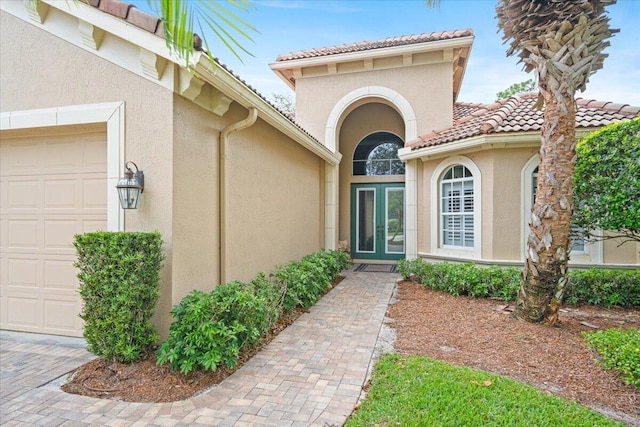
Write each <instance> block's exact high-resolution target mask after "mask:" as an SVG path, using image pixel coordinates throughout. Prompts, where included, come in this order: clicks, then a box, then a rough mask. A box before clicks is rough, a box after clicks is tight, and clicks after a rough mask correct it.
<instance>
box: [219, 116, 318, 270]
mask: <svg viewBox="0 0 640 427" xmlns="http://www.w3.org/2000/svg"><path fill="white" fill-rule="evenodd" d="M227 114H228V115H229V116H230V117H229V118H231V117H233V118H234V120H236V121H237V120H241V119H244V118H245V117H246V115H247V113H246V110H243V109H240V110H237V111H236V110H234V111H230V112H229V113H227ZM225 118H226V115H225ZM227 170H228V180H227V211H228V212H229V213H230V214H229V216H228V217H227V232H226V238H227V255H226V256H227V268H226V276H227V277H226V279H227V281H230V280H251V279H253V278H254V277H255V276H256V274H257V273H258V272H261V271H262V272H265V273H269V272H270V271H272V269H273V267H275V266H276V265H277V264H285V263H287V262H289V261H293V260H298V259H300V258H301V257H302V256H304V255H307V254H309V253H311V252H314V251H317V250H319V249H321V248H322V245H323V240H322V239H323V232H321V230H322V229H323V227H324V223H323V221H322V215H323V214H322V210H323V197H324V196H323V193H322V191H321V187H322V186H323V185H324V175H323V173H324V161H322V160H321V159H319V158H318V157H317V156H315V155H314V154H311V153H310V152H309V151H307V150H305V149H304V148H302V147H301V146H300V145H298V144H297V143H295V142H294V141H293V140H291V139H288V138H286V137H285V136H284V135H282V134H281V133H279V132H278V131H276V130H274V129H273V128H272V127H270V126H269V125H267V124H266V123H265V122H264V121H262V120H261V119H258V121H257V122H256V123H255V124H254V125H253V126H251V127H249V128H248V129H245V130H241V131H238V132H235V133H232V134H231V135H230V136H229V145H228V148H227Z"/></svg>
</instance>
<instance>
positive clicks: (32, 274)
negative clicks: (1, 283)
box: [6, 257, 42, 289]
mask: <svg viewBox="0 0 640 427" xmlns="http://www.w3.org/2000/svg"><path fill="white" fill-rule="evenodd" d="M41 264H42V263H41V261H40V259H39V258H13V257H7V279H6V280H7V282H6V283H7V286H8V287H11V288H17V289H19V288H31V289H36V288H38V287H40V286H41V285H40V284H41V283H42V280H41V279H42V276H41V275H39V274H38V273H39V272H40V271H41V270H42V267H41Z"/></svg>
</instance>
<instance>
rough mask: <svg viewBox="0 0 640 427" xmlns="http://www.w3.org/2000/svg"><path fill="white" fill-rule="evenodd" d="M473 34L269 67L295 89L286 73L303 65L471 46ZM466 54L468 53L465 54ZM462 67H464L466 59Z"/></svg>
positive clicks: (279, 62) (293, 61)
mask: <svg viewBox="0 0 640 427" xmlns="http://www.w3.org/2000/svg"><path fill="white" fill-rule="evenodd" d="M473 40H474V36H464V37H456V38H452V39H446V40H436V41H426V42H421V43H414V44H408V45H400V46H392V47H384V48H378V49H367V50H363V51H358V52H347V53H335V54H329V55H323V56H317V57H311V58H301V59H290V60H285V61H277V62H273V63H271V64H269V67H270V68H271V69H272V70H273V71H274V72H275V73H276V74H277V75H278V77H280V78H281V79H282V80H283V81H284V82H285V83H286V84H287V85H288V86H289V87H291V88H292V89H295V78H293V81H291V80H290V79H289V78H288V77H287V74H290V75H293V70H297V69H300V68H303V67H313V66H318V65H328V64H333V63H337V62H350V61H357V60H361V59H367V58H373V57H375V58H382V57H387V56H395V55H402V54H413V53H422V52H432V51H436V50H443V49H454V48H464V47H469V48H470V47H471V45H473ZM467 56H468V55H467ZM464 68H466V61H465V65H464Z"/></svg>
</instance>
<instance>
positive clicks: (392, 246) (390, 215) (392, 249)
mask: <svg viewBox="0 0 640 427" xmlns="http://www.w3.org/2000/svg"><path fill="white" fill-rule="evenodd" d="M385 212H386V214H385V217H386V219H385V222H386V224H385V242H387V244H386V252H387V253H393V254H401V253H404V189H403V188H387V191H386V204H385Z"/></svg>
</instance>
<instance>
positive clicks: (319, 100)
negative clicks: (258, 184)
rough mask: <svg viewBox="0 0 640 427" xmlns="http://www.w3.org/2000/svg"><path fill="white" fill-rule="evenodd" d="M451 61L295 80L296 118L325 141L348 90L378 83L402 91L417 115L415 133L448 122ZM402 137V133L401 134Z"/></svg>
mask: <svg viewBox="0 0 640 427" xmlns="http://www.w3.org/2000/svg"><path fill="white" fill-rule="evenodd" d="M451 70H452V65H451V63H450V62H449V63H439V64H430V65H419V66H418V65H417V66H411V67H405V68H393V69H385V70H375V71H366V72H357V73H347V74H333V75H325V76H320V77H303V78H299V79H297V80H296V121H297V122H298V123H300V125H301V126H302V127H303V128H304V129H306V130H307V131H309V132H310V133H311V134H312V135H313V136H315V137H316V138H318V139H319V140H320V141H324V138H325V128H326V126H327V120H328V118H329V115H330V114H331V111H332V110H333V108H334V106H335V105H336V104H337V103H338V101H340V100H341V99H342V98H343V97H344V96H346V95H347V94H349V93H350V92H352V91H354V90H356V89H360V88H363V87H366V86H381V87H385V88H388V89H391V90H393V91H396V92H398V93H399V94H400V95H402V96H403V97H404V98H405V99H406V100H407V101H408V102H409V104H410V105H411V107H412V108H413V110H414V113H415V116H416V118H417V127H418V135H420V134H422V133H428V132H430V131H431V130H433V129H440V128H443V127H446V126H449V125H450V124H451V122H452V120H453V115H452V114H453V113H452V111H453V95H452V91H453V73H452V71H451ZM401 136H402V138H403V139H404V135H401Z"/></svg>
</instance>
